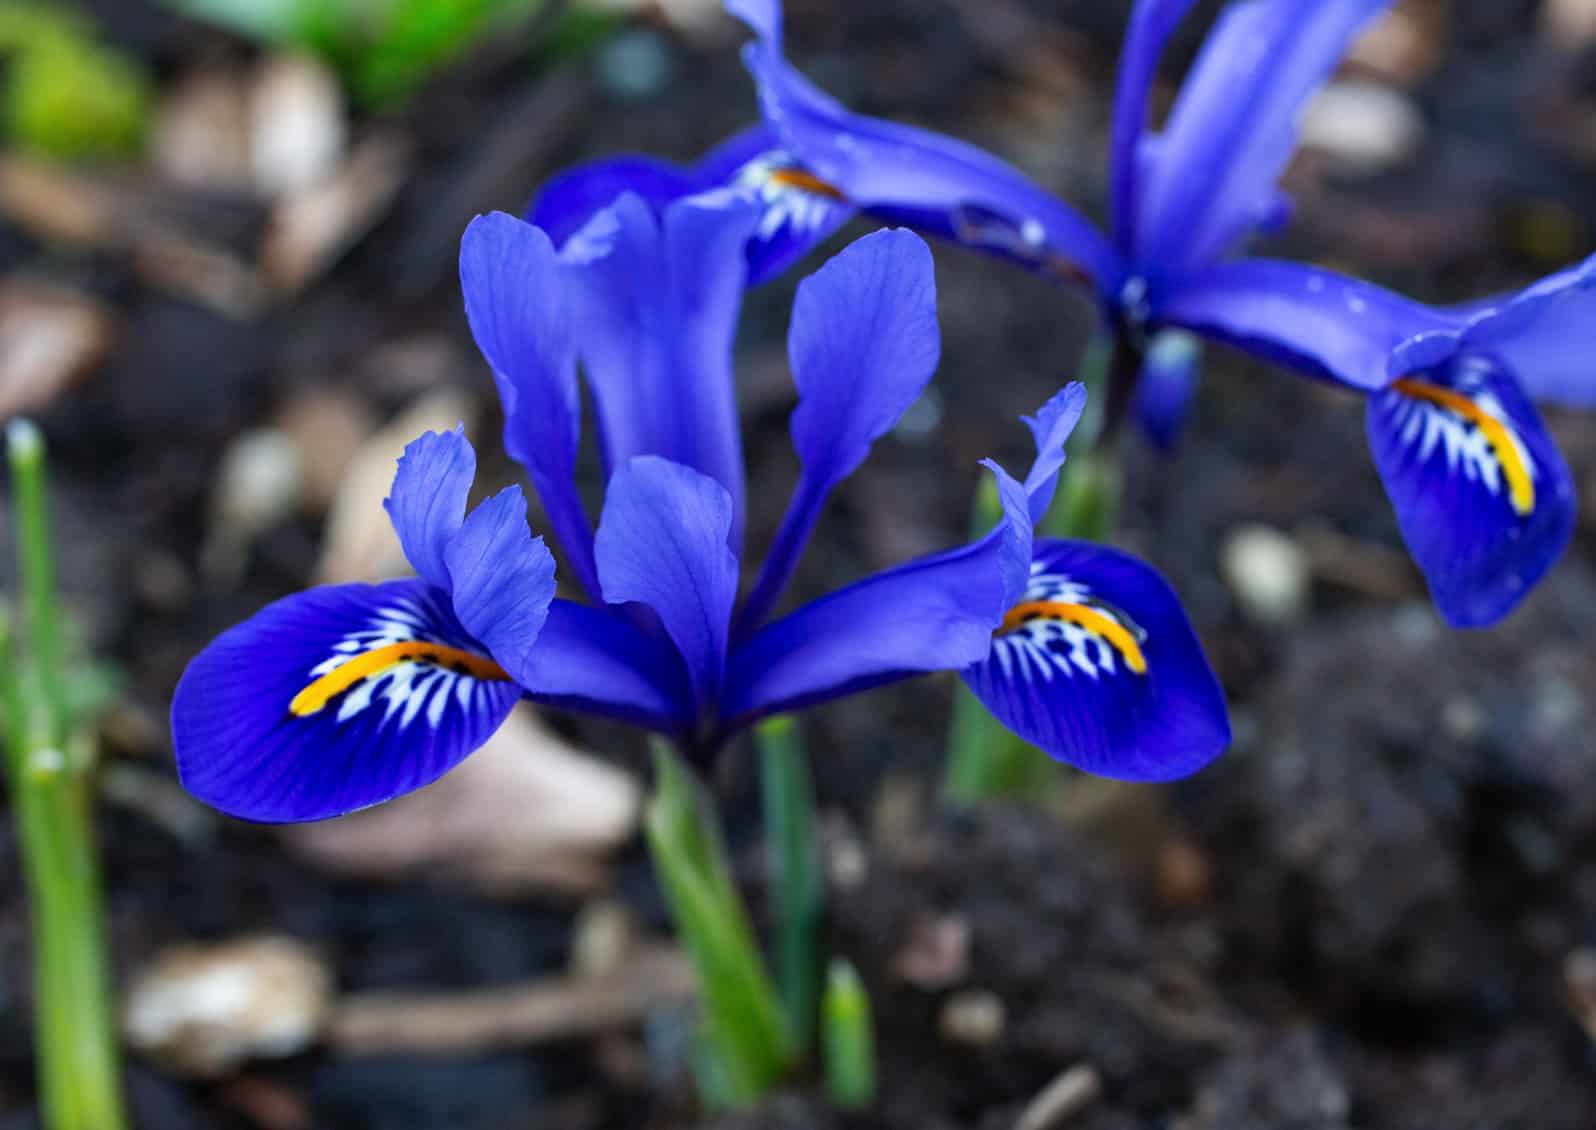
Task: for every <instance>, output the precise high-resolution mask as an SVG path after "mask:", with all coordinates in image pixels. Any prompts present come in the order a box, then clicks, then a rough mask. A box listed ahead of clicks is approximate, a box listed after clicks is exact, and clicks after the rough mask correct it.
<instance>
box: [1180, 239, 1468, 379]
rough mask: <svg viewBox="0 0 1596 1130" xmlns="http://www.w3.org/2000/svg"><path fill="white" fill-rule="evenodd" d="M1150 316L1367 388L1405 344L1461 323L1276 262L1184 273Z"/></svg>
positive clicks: (1447, 333)
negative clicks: (1189, 274)
mask: <svg viewBox="0 0 1596 1130" xmlns="http://www.w3.org/2000/svg"><path fill="white" fill-rule="evenodd" d="M1153 319H1154V321H1155V322H1156V323H1158V324H1161V325H1166V326H1180V327H1182V328H1185V329H1189V330H1192V331H1193V332H1195V333H1198V334H1200V335H1202V336H1203V337H1206V338H1211V339H1214V340H1216V341H1222V342H1224V343H1226V344H1228V345H1233V346H1235V347H1237V348H1238V349H1242V350H1245V351H1246V352H1248V353H1252V354H1254V355H1256V356H1259V357H1262V358H1265V359H1266V360H1269V361H1274V362H1277V363H1280V364H1283V365H1286V366H1288V367H1290V368H1295V369H1297V370H1299V371H1301V372H1304V373H1306V374H1308V375H1309V376H1316V377H1323V378H1326V379H1328V380H1333V381H1337V382H1339V383H1341V384H1346V385H1350V386H1351V387H1353V388H1356V389H1361V390H1364V391H1373V390H1375V389H1381V388H1384V387H1385V386H1386V385H1388V384H1390V383H1391V381H1392V379H1393V378H1394V377H1396V376H1398V375H1399V374H1400V372H1401V371H1402V370H1401V368H1398V367H1394V362H1393V357H1394V356H1395V355H1397V351H1398V350H1399V348H1402V349H1405V348H1411V347H1413V346H1414V345H1415V344H1416V343H1418V342H1422V341H1424V340H1426V339H1428V338H1429V337H1430V336H1431V335H1441V336H1442V337H1445V338H1451V337H1455V334H1456V331H1457V327H1458V322H1457V319H1456V318H1455V317H1453V316H1450V315H1447V314H1445V313H1444V312H1442V311H1438V310H1432V309H1431V308H1430V307H1428V306H1425V305H1423V304H1421V303H1418V302H1414V301H1412V300H1411V299H1407V298H1404V297H1402V296H1401V295H1399V294H1394V293H1392V292H1391V291H1389V290H1385V289H1382V288H1381V287H1377V286H1375V285H1373V284H1372V283H1366V282H1362V281H1361V280H1358V279H1352V278H1347V277H1346V276H1344V275H1338V274H1336V273H1335V272H1334V271H1326V270H1323V269H1322V268H1319V267H1312V266H1307V265H1305V264H1301V263H1289V262H1284V261H1281V260H1275V259H1242V260H1238V261H1236V262H1231V263H1220V264H1216V265H1214V266H1211V267H1208V268H1205V269H1204V270H1202V271H1199V272H1197V273H1196V274H1194V275H1191V276H1189V277H1187V278H1185V279H1182V280H1181V281H1180V285H1179V286H1178V287H1177V288H1176V289H1175V290H1174V291H1173V293H1171V294H1170V295H1169V296H1168V297H1167V298H1166V299H1165V300H1164V301H1163V302H1162V303H1161V304H1160V305H1159V306H1158V307H1157V308H1156V309H1155V310H1154V312H1153Z"/></svg>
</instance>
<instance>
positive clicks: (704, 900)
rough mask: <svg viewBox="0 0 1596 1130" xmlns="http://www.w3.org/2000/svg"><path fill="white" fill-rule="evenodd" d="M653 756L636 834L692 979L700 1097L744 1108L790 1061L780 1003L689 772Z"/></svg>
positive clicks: (672, 756)
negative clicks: (702, 1082)
mask: <svg viewBox="0 0 1596 1130" xmlns="http://www.w3.org/2000/svg"><path fill="white" fill-rule="evenodd" d="M653 750H654V770H655V785H654V795H653V797H651V798H650V800H649V803H648V810H647V813H646V814H645V817H644V822H643V827H644V834H645V836H646V838H647V840H648V847H649V854H650V856H651V857H652V858H653V861H654V870H655V873H656V874H657V875H658V876H659V881H660V886H661V888H662V889H663V890H664V893H665V901H666V903H667V904H668V905H669V907H670V911H671V920H672V922H673V923H674V924H675V927H676V935H677V939H678V940H679V941H680V943H681V945H682V948H683V949H684V950H685V951H686V952H687V956H688V959H689V960H690V961H691V962H692V963H693V966H694V968H695V970H696V971H697V974H698V987H699V1007H700V1010H701V1015H702V1017H703V1037H704V1042H703V1044H702V1055H703V1056H705V1057H707V1058H708V1059H709V1060H710V1061H711V1062H710V1063H709V1064H708V1065H707V1067H708V1068H712V1070H710V1072H709V1073H710V1074H711V1075H712V1077H713V1080H714V1085H713V1087H701V1091H703V1092H704V1094H705V1097H706V1098H708V1097H720V1098H723V1099H724V1101H725V1102H727V1103H728V1104H729V1105H732V1106H747V1105H751V1104H752V1103H754V1102H756V1101H757V1100H758V1099H759V1098H760V1097H761V1096H763V1095H764V1094H766V1093H767V1092H768V1091H770V1090H771V1089H772V1088H773V1087H775V1086H776V1085H777V1084H778V1083H779V1082H781V1080H782V1079H783V1078H784V1077H785V1076H786V1074H787V1072H788V1071H789V1070H790V1069H791V1067H792V1065H793V1062H794V1060H795V1059H796V1058H797V1057H796V1054H795V1049H794V1045H793V1039H792V1033H791V1030H790V1029H789V1027H788V1024H787V1018H786V1016H785V1015H784V1014H783V1012H782V1005H781V1000H780V998H779V997H778V996H777V995H776V989H775V986H774V985H773V984H772V983H771V979H770V973H769V971H768V970H767V969H766V967H765V961H764V958H763V956H762V955H761V954H760V952H759V946H758V944H757V943H756V941H755V938H754V931H753V927H752V926H751V925H750V923H749V919H748V911H747V909H746V908H745V907H744V905H743V901H742V897H741V896H740V895H739V894H738V892H737V887H736V884H735V882H734V880H733V878H732V871H731V865H730V863H729V862H728V861H727V858H726V850H725V846H724V845H723V843H722V841H721V835H720V825H719V822H718V821H717V820H716V819H715V816H714V813H713V810H712V809H711V808H710V806H709V805H708V804H707V803H706V801H705V799H704V796H703V791H702V789H701V787H700V785H699V784H698V781H697V780H696V779H695V778H694V777H693V775H692V772H691V770H689V769H688V768H687V766H686V765H685V764H684V763H683V762H682V760H681V758H680V757H678V756H677V754H676V751H675V750H674V749H672V748H671V746H670V745H669V744H668V743H666V742H665V741H663V740H656V742H655V743H654V746H653Z"/></svg>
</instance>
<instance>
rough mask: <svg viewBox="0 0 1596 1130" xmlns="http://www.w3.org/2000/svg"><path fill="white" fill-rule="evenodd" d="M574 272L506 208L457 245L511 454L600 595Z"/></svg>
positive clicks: (480, 220)
mask: <svg viewBox="0 0 1596 1130" xmlns="http://www.w3.org/2000/svg"><path fill="white" fill-rule="evenodd" d="M567 271H568V268H566V267H564V266H563V265H562V264H561V262H560V260H559V257H558V256H557V254H556V252H555V250H554V246H553V244H552V243H551V242H550V241H549V237H548V236H547V235H546V234H545V233H543V232H542V231H539V230H538V229H537V228H535V227H533V226H532V225H530V224H527V223H524V222H523V221H521V220H518V219H516V218H515V217H513V216H508V215H506V214H504V213H503V212H494V213H492V214H491V215H486V216H478V217H477V218H476V219H474V220H472V221H471V224H470V226H469V227H467V228H466V231H465V235H464V237H463V238H462V239H461V242H460V286H461V289H462V290H463V291H464V293H465V307H466V317H467V319H468V321H469V322H470V324H471V333H472V336H473V337H475V338H476V342H477V347H478V348H479V349H481V350H482V355H483V357H484V358H486V359H487V362H488V365H489V366H490V367H491V368H492V369H493V379H494V382H495V384H496V385H497V386H498V390H499V399H500V400H501V401H502V402H503V405H504V448H505V450H506V451H507V452H508V453H509V455H510V457H511V458H512V459H515V460H516V461H517V462H519V463H520V464H521V465H522V466H523V467H525V468H526V470H527V474H528V475H529V476H530V477H531V479H532V484H533V486H535V487H536V488H537V492H538V497H539V498H541V499H542V500H543V509H544V511H545V512H546V513H547V514H548V518H549V525H550V527H551V528H552V529H553V530H554V534H555V537H557V538H558V539H559V541H560V544H561V546H563V547H564V549H565V553H566V557H567V559H568V560H569V561H570V563H571V568H572V569H573V570H574V571H575V572H576V575H577V578H578V580H579V581H580V582H581V583H582V585H583V587H584V588H586V589H587V591H588V592H589V593H595V592H596V591H597V584H596V580H595V576H594V572H593V527H592V524H591V522H590V521H589V520H588V516H587V512H586V510H585V509H584V508H583V505H582V499H581V496H580V495H578V494H577V491H576V478H575V473H576V472H575V468H576V455H577V447H578V445H579V443H580V442H581V431H582V402H581V393H580V391H579V389H578V387H577V376H576V341H575V337H574V333H575V319H576V309H575V304H574V303H573V301H572V299H571V297H570V290H571V284H570V282H569V280H568V277H567Z"/></svg>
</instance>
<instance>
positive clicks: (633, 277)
mask: <svg viewBox="0 0 1596 1130" xmlns="http://www.w3.org/2000/svg"><path fill="white" fill-rule="evenodd" d="M757 218H758V213H757V210H756V209H755V208H754V206H753V205H752V203H751V202H749V201H747V200H744V199H741V198H739V197H737V196H735V195H732V194H728V193H719V194H711V195H707V196H694V197H689V198H687V199H684V200H679V201H677V202H675V203H674V204H672V205H670V206H669V207H668V208H667V209H666V210H665V213H664V215H663V216H662V217H659V218H656V217H655V216H654V214H653V213H652V212H651V211H650V210H649V208H648V206H647V205H646V204H645V203H644V202H643V201H642V200H639V199H638V198H637V197H635V196H623V197H622V198H621V199H620V200H619V201H617V202H616V204H615V206H614V207H613V208H610V209H607V210H606V211H605V212H603V213H600V215H599V216H598V217H597V218H595V220H594V221H593V223H592V224H590V225H589V227H588V228H587V229H584V232H583V236H582V238H583V239H584V240H585V241H587V243H588V248H587V260H586V262H584V263H583V264H582V265H581V267H580V268H579V269H578V270H577V271H576V273H575V275H574V276H573V278H574V281H575V283H576V285H577V286H578V288H579V291H580V301H581V307H582V317H581V328H580V331H579V334H578V339H579V347H580V351H581V355H582V360H583V364H584V368H585V370H586V373H587V377H588V382H589V384H590V386H591V388H592V391H593V401H594V409H595V412H596V414H597V416H598V419H599V428H600V433H601V436H602V439H603V446H604V454H605V460H606V464H607V466H608V467H610V468H617V467H620V466H623V465H624V464H625V463H626V462H627V461H628V460H630V459H631V458H632V457H634V456H638V455H657V456H661V457H663V458H665V459H669V460H671V461H673V462H676V463H680V464H682V465H683V466H686V467H691V468H693V469H694V470H697V471H700V472H702V473H703V474H705V475H708V476H709V477H710V478H712V479H714V480H715V481H716V482H718V483H720V485H721V486H722V487H724V488H725V489H726V490H727V492H728V493H729V494H730V495H731V497H732V500H733V505H734V517H733V540H732V544H733V545H736V544H740V541H741V536H742V534H741V531H742V514H743V464H742V438H741V434H740V432H739V429H738V420H737V401H736V389H735V386H734V383H733V377H732V341H733V338H734V336H735V334H736V329H737V314H738V310H739V308H740V306H741V303H742V295H743V286H744V282H745V280H746V275H747V267H746V264H745V261H744V258H743V253H742V249H743V245H744V243H745V242H746V240H747V238H748V235H749V233H750V232H751V231H752V229H753V225H754V222H755V221H756V220H757Z"/></svg>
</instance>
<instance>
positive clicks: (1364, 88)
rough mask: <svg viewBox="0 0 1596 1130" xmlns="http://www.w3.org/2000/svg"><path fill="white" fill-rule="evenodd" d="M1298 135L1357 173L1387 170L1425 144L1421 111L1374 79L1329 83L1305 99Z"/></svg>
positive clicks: (1398, 92) (1405, 160)
mask: <svg viewBox="0 0 1596 1130" xmlns="http://www.w3.org/2000/svg"><path fill="white" fill-rule="evenodd" d="M1299 134H1300V136H1301V139H1302V145H1303V146H1304V147H1305V148H1310V149H1317V150H1319V151H1320V152H1322V153H1324V154H1325V155H1326V156H1328V157H1329V158H1331V159H1332V160H1333V161H1335V162H1336V163H1337V164H1338V165H1341V166H1342V167H1343V168H1345V169H1346V171H1348V172H1350V173H1354V174H1357V175H1360V176H1372V175H1374V174H1376V173H1382V172H1386V171H1387V170H1389V169H1392V168H1395V167H1396V166H1398V165H1402V164H1404V163H1406V162H1408V161H1411V160H1412V159H1413V157H1414V155H1415V154H1417V153H1418V151H1419V147H1420V146H1421V145H1423V144H1424V134H1425V124H1424V115H1423V114H1421V113H1420V112H1419V109H1418V107H1417V106H1415V105H1414V104H1413V101H1412V99H1410V98H1409V97H1408V96H1407V95H1405V94H1403V93H1402V92H1401V91H1399V90H1396V89H1394V88H1392V87H1389V86H1384V85H1381V84H1380V83H1376V82H1367V81H1363V80H1357V79H1349V80H1346V81H1343V82H1333V83H1331V84H1330V85H1329V86H1326V87H1325V88H1324V89H1323V90H1321V91H1320V92H1319V94H1318V96H1317V97H1315V98H1314V100H1313V101H1312V102H1310V103H1309V104H1308V109H1307V111H1306V113H1304V114H1303V117H1302V126H1301V128H1300V131H1299Z"/></svg>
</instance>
